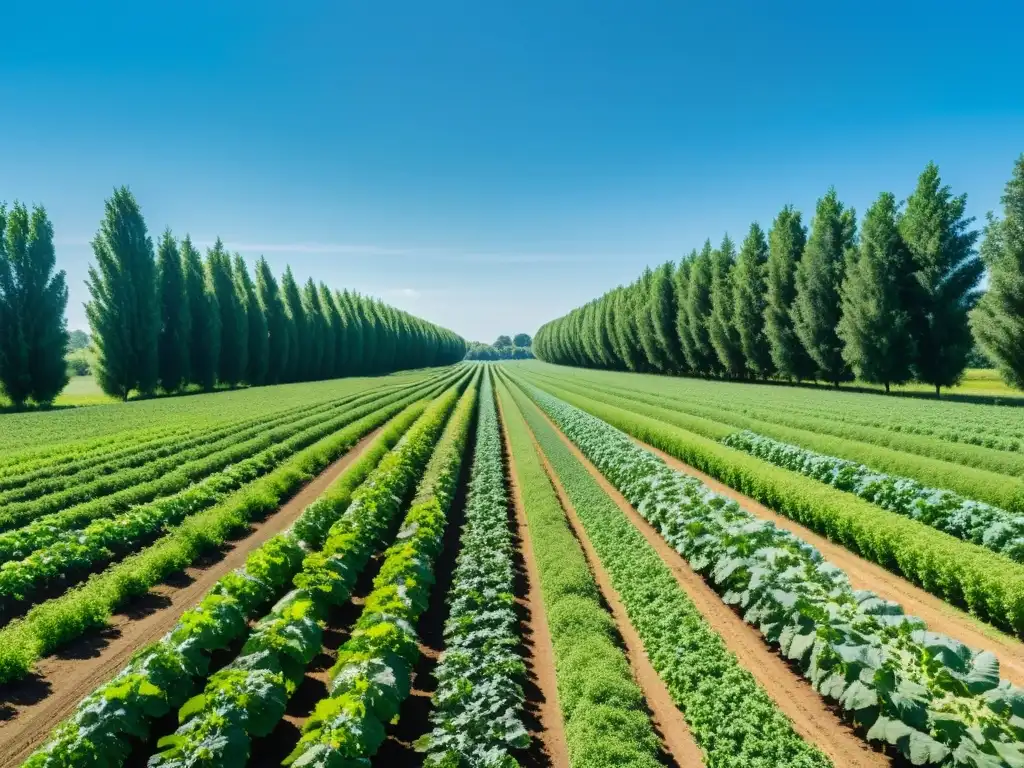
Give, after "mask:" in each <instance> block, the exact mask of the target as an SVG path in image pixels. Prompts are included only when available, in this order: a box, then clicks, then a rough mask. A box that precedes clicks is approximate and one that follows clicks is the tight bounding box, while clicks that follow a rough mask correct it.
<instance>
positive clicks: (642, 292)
mask: <svg viewBox="0 0 1024 768" xmlns="http://www.w3.org/2000/svg"><path fill="white" fill-rule="evenodd" d="M634 290H635V291H636V295H635V307H636V310H635V312H636V313H635V321H636V328H637V337H638V339H639V341H640V346H641V348H642V350H643V353H644V357H645V358H646V359H647V367H648V369H649V370H653V371H659V372H661V373H667V372H669V371H671V370H672V361H671V360H670V359H669V357H668V354H667V353H666V352H665V348H664V347H663V346H662V344H661V339H659V338H658V330H657V328H656V327H655V320H654V273H653V272H652V271H651V268H650V267H647V268H646V269H645V270H644V273H643V275H641V277H640V280H639V281H637V283H636V288H635V289H634ZM591 364H593V363H591Z"/></svg>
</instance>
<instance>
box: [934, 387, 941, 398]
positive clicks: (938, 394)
mask: <svg viewBox="0 0 1024 768" xmlns="http://www.w3.org/2000/svg"><path fill="white" fill-rule="evenodd" d="M935 397H942V394H941V393H940V392H939V385H938V384H936V385H935Z"/></svg>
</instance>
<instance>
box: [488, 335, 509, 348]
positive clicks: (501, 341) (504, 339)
mask: <svg viewBox="0 0 1024 768" xmlns="http://www.w3.org/2000/svg"><path fill="white" fill-rule="evenodd" d="M493 346H494V348H495V349H504V348H505V347H511V346H512V338H511V337H510V336H499V337H498V338H497V339H495V341H494V344H493Z"/></svg>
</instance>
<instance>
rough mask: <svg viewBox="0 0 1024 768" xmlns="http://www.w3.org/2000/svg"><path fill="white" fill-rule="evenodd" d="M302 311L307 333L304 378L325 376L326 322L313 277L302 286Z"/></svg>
mask: <svg viewBox="0 0 1024 768" xmlns="http://www.w3.org/2000/svg"><path fill="white" fill-rule="evenodd" d="M302 311H303V312H304V313H305V315H306V333H307V334H308V335H309V359H308V361H307V364H306V367H305V379H306V380H309V381H312V380H316V379H323V378H326V376H325V375H324V370H323V368H324V352H325V351H326V349H327V322H326V320H325V319H324V316H323V314H321V312H320V294H319V292H318V291H317V288H316V283H314V282H313V278H310V279H309V280H307V281H306V283H305V285H303V286H302ZM332 341H333V340H332Z"/></svg>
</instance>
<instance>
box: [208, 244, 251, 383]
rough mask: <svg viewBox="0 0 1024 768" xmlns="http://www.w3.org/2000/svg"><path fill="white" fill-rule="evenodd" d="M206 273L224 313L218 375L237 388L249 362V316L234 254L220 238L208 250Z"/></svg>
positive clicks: (221, 321) (221, 313) (219, 306)
mask: <svg viewBox="0 0 1024 768" xmlns="http://www.w3.org/2000/svg"><path fill="white" fill-rule="evenodd" d="M206 275H207V280H208V283H209V285H210V287H211V289H212V291H213V295H214V296H215V297H216V298H217V308H218V310H219V312H220V364H219V365H218V368H217V378H218V379H219V380H220V382H221V383H222V384H227V385H228V386H231V387H233V386H235V385H237V384H239V383H240V382H241V381H242V379H243V378H244V376H245V371H246V366H247V365H248V362H249V319H248V316H247V315H246V312H245V307H244V306H243V304H242V301H241V297H240V296H239V295H238V292H237V290H236V288H235V278H234V274H233V273H232V269H231V257H230V256H228V252H227V251H226V250H225V249H224V243H222V242H221V239H220V238H219V237H218V238H217V241H216V242H215V243H214V244H213V248H211V249H209V250H208V251H207V252H206Z"/></svg>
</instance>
